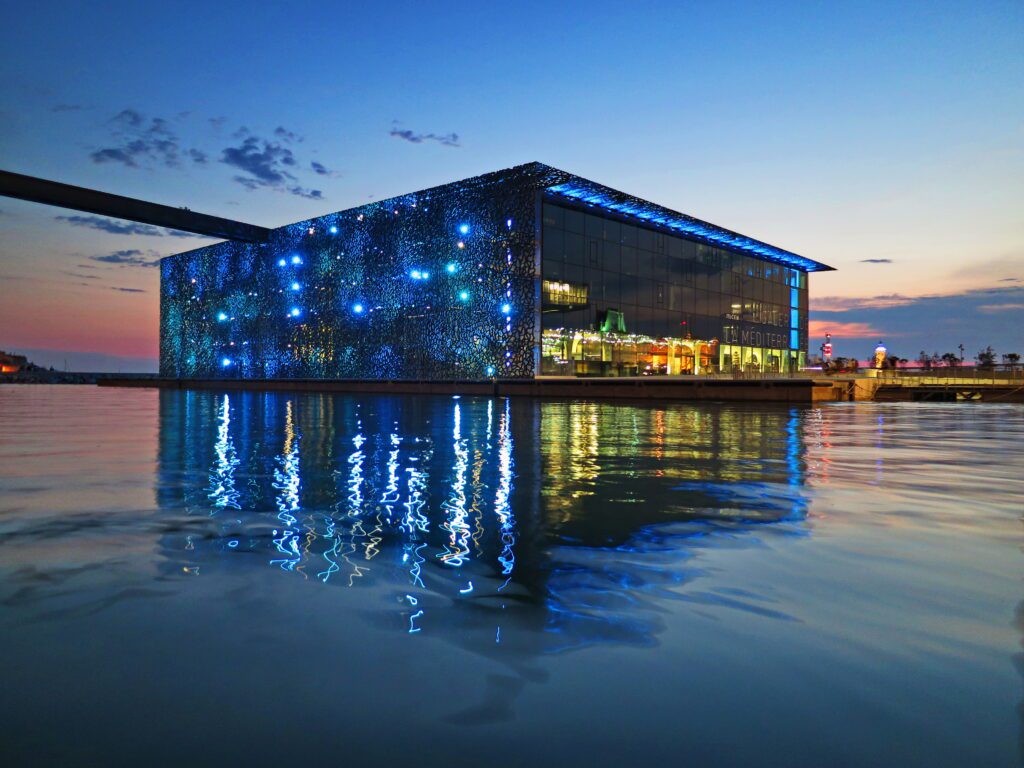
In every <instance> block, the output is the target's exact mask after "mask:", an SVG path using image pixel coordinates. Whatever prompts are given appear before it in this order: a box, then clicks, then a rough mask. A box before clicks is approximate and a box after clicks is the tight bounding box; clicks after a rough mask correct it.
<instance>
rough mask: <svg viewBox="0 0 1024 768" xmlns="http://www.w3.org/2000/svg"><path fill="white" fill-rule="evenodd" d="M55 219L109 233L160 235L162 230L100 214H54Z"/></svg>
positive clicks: (149, 225)
mask: <svg viewBox="0 0 1024 768" xmlns="http://www.w3.org/2000/svg"><path fill="white" fill-rule="evenodd" d="M55 218H56V219H57V221H66V222H68V223H69V224H73V225H75V226H76V227H88V228H89V229H98V230H100V231H101V232H108V233H110V234H111V235H151V236H153V237H160V236H161V235H163V232H162V231H161V230H160V228H159V227H154V226H153V225H152V224H139V223H138V222H136V221H114V220H113V219H105V218H103V217H102V216H56V217H55Z"/></svg>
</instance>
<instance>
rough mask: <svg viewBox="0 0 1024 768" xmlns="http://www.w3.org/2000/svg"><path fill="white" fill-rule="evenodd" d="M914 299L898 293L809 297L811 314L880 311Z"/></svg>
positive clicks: (908, 302)
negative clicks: (866, 310)
mask: <svg viewBox="0 0 1024 768" xmlns="http://www.w3.org/2000/svg"><path fill="white" fill-rule="evenodd" d="M913 301H915V299H914V298H913V297H910V296H904V295H902V294H899V293H890V294H887V295H882V296H859V297H858V296H814V295H812V296H811V311H813V312H846V311H847V310H851V309H882V308H884V307H899V306H903V305H904V304H910V303H912V302H913Z"/></svg>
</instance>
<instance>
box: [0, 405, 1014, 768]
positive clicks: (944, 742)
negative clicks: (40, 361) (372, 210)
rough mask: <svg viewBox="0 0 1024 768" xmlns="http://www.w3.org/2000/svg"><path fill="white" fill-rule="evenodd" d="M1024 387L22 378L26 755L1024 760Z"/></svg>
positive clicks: (2, 635) (11, 454)
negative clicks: (802, 388) (93, 384)
mask: <svg viewBox="0 0 1024 768" xmlns="http://www.w3.org/2000/svg"><path fill="white" fill-rule="evenodd" d="M1022 512H1024V409H1022V408H1020V406H1009V405H1008V406H1000V405H981V404H968V405H917V404H892V405H889V404H830V405H826V406H823V407H816V408H810V407H793V408H790V407H775V406H757V407H750V406H744V407H738V406H731V405H715V404H699V405H694V404H682V403H680V404H674V403H673V404H664V405H626V404H617V403H595V402H556V401H546V402H538V401H530V400H505V399H486V398H468V397H464V398H461V399H454V398H450V397H437V398H424V397H420V398H412V397H410V398H400V397H371V396H366V397H364V396H330V395H310V394H301V395H288V394H262V393H233V394H229V395H226V394H223V393H212V392H156V391H133V390H117V389H97V388H90V387H56V386H54V387H46V386H37V387H15V386H9V387H4V388H0V762H2V763H3V764H5V765H34V764H62V765H79V764H94V765H158V764H159V765H207V764H218V763H219V764H245V763H248V764H254V765H311V764H323V765H345V764H348V765H370V764H379V765H385V764H386V765H399V764H404V765H473V766H485V765H486V766H491V765H493V766H502V765H532V766H537V765H557V766H569V765H589V766H599V765H616V766H629V765H643V764H655V763H658V764H666V765H681V764H693V765H768V764H779V765H807V766H823V765H829V766H840V765H851V766H854V765H856V766H863V765H899V766H947V765H948V766H981V765H985V766H1001V765H1017V764H1019V763H1020V761H1021V756H1022V754H1024V752H1022V744H1024V736H1022V733H1024V705H1022V701H1024V685H1022V670H1024V665H1022V662H1021V658H1022V657H1021V653H1022V648H1021V641H1022V633H1024V585H1022V583H1021V576H1022V573H1024V571H1022V568H1021V566H1022V564H1024V558H1022V552H1021V544H1022V528H1021V516H1022Z"/></svg>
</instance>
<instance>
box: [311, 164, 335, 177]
mask: <svg viewBox="0 0 1024 768" xmlns="http://www.w3.org/2000/svg"><path fill="white" fill-rule="evenodd" d="M309 167H310V168H312V169H313V173H315V174H317V175H318V176H330V177H331V178H337V177H339V176H341V174H340V173H338V172H337V171H332V170H331V169H330V168H328V167H327V166H326V165H324V164H323V163H318V162H317V161H316V160H314V161H312V162H311V163H310V164H309Z"/></svg>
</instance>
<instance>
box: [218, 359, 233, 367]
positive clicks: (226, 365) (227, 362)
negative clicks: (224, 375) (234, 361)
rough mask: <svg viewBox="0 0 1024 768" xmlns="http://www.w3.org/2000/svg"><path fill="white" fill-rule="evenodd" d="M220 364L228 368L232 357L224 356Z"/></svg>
mask: <svg viewBox="0 0 1024 768" xmlns="http://www.w3.org/2000/svg"><path fill="white" fill-rule="evenodd" d="M220 364H221V365H222V366H223V367H224V368H227V367H229V366H230V365H231V358H230V357H225V358H224V359H223V360H221V361H220Z"/></svg>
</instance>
